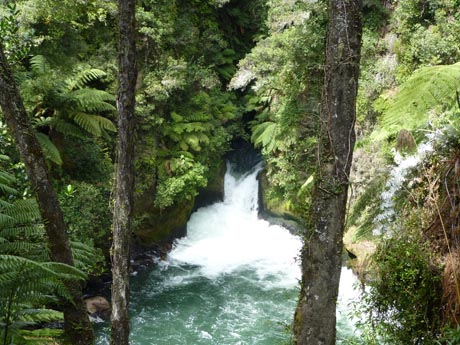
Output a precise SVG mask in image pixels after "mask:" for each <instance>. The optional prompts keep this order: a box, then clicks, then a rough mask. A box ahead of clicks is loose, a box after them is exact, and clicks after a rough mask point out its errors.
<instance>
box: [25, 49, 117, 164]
mask: <svg viewBox="0 0 460 345" xmlns="http://www.w3.org/2000/svg"><path fill="white" fill-rule="evenodd" d="M30 64H31V75H30V76H29V77H28V78H27V79H26V80H25V81H24V82H23V83H22V88H23V90H24V94H25V96H26V97H25V98H26V99H28V101H29V103H30V108H31V112H32V113H33V114H34V115H35V118H34V124H35V127H36V128H37V129H38V130H39V131H40V130H42V131H46V130H45V129H46V128H52V129H53V130H55V131H57V132H60V133H62V134H64V135H74V136H79V137H82V136H85V135H87V134H88V133H89V134H91V135H94V136H96V137H99V136H102V135H106V133H107V131H109V132H115V131H116V127H115V125H114V124H113V123H112V121H111V120H109V119H108V118H106V117H104V116H102V115H101V114H103V113H110V112H113V111H114V110H115V109H116V108H115V106H114V105H113V104H112V103H113V101H114V98H115V97H114V96H113V95H111V94H110V93H108V92H106V91H103V90H98V89H95V88H90V87H88V84H89V83H91V82H94V81H97V80H99V79H101V78H103V77H104V76H105V75H106V73H105V72H103V71H101V70H99V69H95V68H83V69H80V70H77V71H76V72H74V73H73V74H72V75H71V76H70V77H69V78H67V79H63V78H62V76H60V75H58V74H57V73H56V71H53V70H52V68H51V66H50V65H49V64H48V62H47V61H46V59H45V58H44V57H43V56H41V55H37V56H34V57H33V58H32V59H31V61H30ZM45 136H47V135H45V134H43V135H41V136H39V138H38V139H39V142H40V144H41V146H42V149H43V151H44V152H45V155H46V156H47V158H48V159H50V160H51V161H53V162H55V163H57V164H61V163H62V160H61V158H60V155H59V151H58V149H57V148H56V147H55V145H54V144H53V142H52V141H51V140H47V138H46V137H45Z"/></svg>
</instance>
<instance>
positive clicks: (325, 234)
mask: <svg viewBox="0 0 460 345" xmlns="http://www.w3.org/2000/svg"><path fill="white" fill-rule="evenodd" d="M361 7H362V4H361V1H359V0H340V1H337V0H330V1H329V24H328V38H327V46H326V64H325V76H324V78H325V79H324V86H323V98H322V111H321V116H320V121H321V124H320V133H319V143H318V162H317V170H316V176H315V186H314V189H313V196H312V197H313V200H312V207H311V210H310V224H309V226H308V227H307V232H306V234H305V244H304V248H303V250H302V286H301V291H300V297H299V302H298V305H297V310H296V313H295V318H294V334H295V340H296V343H297V344H299V345H307V344H308V345H335V343H336V302H337V294H338V287H339V281H340V271H341V262H342V247H343V243H342V236H343V228H344V219H345V213H346V204H347V193H348V184H349V179H348V176H349V173H350V166H351V161H352V155H353V146H354V143H355V132H354V124H355V118H356V95H357V88H358V75H359V60H360V51H361V32H362V27H361Z"/></svg>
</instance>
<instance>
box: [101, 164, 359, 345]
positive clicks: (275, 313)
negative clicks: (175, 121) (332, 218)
mask: <svg viewBox="0 0 460 345" xmlns="http://www.w3.org/2000/svg"><path fill="white" fill-rule="evenodd" d="M261 169H262V167H261V166H260V165H258V166H256V167H255V168H253V169H251V171H249V172H248V173H246V174H244V175H242V176H240V177H235V176H234V174H233V173H232V169H231V167H228V169H227V174H226V176H225V199H224V201H223V202H220V203H216V204H214V205H211V206H207V207H203V208H201V209H199V210H197V211H196V212H195V213H194V214H193V215H192V216H191V218H190V220H189V222H188V224H187V229H188V230H187V236H186V237H184V238H181V239H178V240H177V241H176V242H175V245H174V248H173V250H172V251H171V252H170V253H169V254H168V256H167V258H166V260H165V261H161V262H160V263H159V264H158V267H157V268H156V269H154V270H153V271H151V272H140V273H139V274H138V275H137V276H136V277H133V283H132V287H133V290H132V304H131V306H132V307H131V313H132V318H131V321H132V337H131V340H132V344H133V345H150V344H157V345H162V344H165V345H166V344H168V345H180V344H184V345H200V344H216V345H217V344H218V345H232V344H234V345H239V344H241V345H242V344H250V345H256V344H261V345H277V344H281V343H286V342H287V341H288V340H289V336H290V334H289V331H288V326H289V325H290V323H291V321H292V317H293V314H294V309H295V306H296V303H297V296H298V287H299V279H300V277H301V272H300V262H299V259H298V256H299V252H300V249H301V246H302V241H301V239H300V238H299V237H297V236H294V235H292V234H291V233H290V232H289V231H287V230H286V229H285V228H283V227H281V226H278V225H270V224H269V223H268V222H267V221H265V220H262V219H258V217H257V211H258V210H257V205H258V200H257V197H258V181H257V174H258V173H259V172H260V170H261ZM343 272H345V273H344V277H345V279H344V280H342V282H344V284H345V285H343V284H342V285H341V288H340V291H341V292H340V295H341V297H340V298H339V301H342V302H339V303H341V307H340V308H339V313H340V312H343V313H342V314H340V315H339V319H340V320H341V321H340V322H339V324H340V325H341V326H340V327H347V326H346V325H347V324H349V323H348V321H346V320H347V319H346V314H347V312H346V311H345V310H346V304H347V303H348V299H347V298H344V296H345V295H347V294H348V292H349V291H350V290H352V288H351V287H350V285H351V284H353V282H354V276H350V275H349V274H348V273H350V272H349V271H347V270H346V269H344V271H343ZM344 325H345V326H344ZM339 333H340V330H339ZM104 339H105V340H104ZM107 339H108V337H107V336H105V338H104V337H101V339H100V340H99V341H98V344H108V340H107Z"/></svg>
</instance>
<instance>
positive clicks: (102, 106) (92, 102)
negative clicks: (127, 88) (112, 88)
mask: <svg viewBox="0 0 460 345" xmlns="http://www.w3.org/2000/svg"><path fill="white" fill-rule="evenodd" d="M67 96H68V97H69V98H70V99H72V100H74V101H75V102H76V103H77V104H78V106H79V110H80V111H84V112H88V113H97V112H104V111H115V110H116V108H115V106H113V105H112V104H111V103H109V102H114V101H115V97H114V96H113V95H112V94H110V93H108V92H106V91H103V90H97V89H90V88H86V89H79V90H75V91H72V92H69V93H68V94H67Z"/></svg>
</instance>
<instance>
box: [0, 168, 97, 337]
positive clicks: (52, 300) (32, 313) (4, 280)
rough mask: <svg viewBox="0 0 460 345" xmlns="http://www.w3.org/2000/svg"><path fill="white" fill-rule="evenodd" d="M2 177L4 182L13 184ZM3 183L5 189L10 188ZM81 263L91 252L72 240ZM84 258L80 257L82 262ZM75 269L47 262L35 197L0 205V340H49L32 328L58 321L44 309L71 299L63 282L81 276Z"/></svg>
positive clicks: (49, 333)
mask: <svg viewBox="0 0 460 345" xmlns="http://www.w3.org/2000/svg"><path fill="white" fill-rule="evenodd" d="M1 172H2V173H3V175H5V176H7V177H8V178H7V181H6V182H8V183H9V182H14V178H13V177H11V176H9V175H8V173H6V172H4V171H1ZM6 187H8V189H7V190H9V191H15V190H14V188H12V187H10V186H9V185H8V184H6ZM73 246H75V247H76V250H75V252H76V253H78V255H76V257H78V258H80V261H78V260H76V261H77V262H81V265H80V267H84V266H85V262H86V261H84V260H83V259H82V257H83V256H86V258H87V259H91V258H92V257H93V256H94V254H92V253H94V251H91V248H90V247H88V246H84V245H80V244H73ZM87 259H85V260H87ZM85 277H86V275H85V273H84V272H83V271H82V270H80V269H79V268H75V267H72V266H68V265H65V264H62V263H56V262H51V261H50V259H49V255H48V251H47V247H46V243H45V242H44V229H43V225H42V223H41V219H40V213H39V211H38V206H37V203H36V202H35V200H29V199H26V200H22V199H18V200H16V201H6V200H4V199H3V200H2V203H0V339H1V340H0V342H1V341H3V344H5V345H7V344H28V343H34V344H38V343H43V344H45V343H50V342H52V336H56V335H58V333H59V332H57V331H55V330H53V331H51V330H49V331H47V330H31V329H30V327H31V326H34V325H36V324H39V323H42V322H51V321H55V320H62V314H61V313H60V312H57V311H55V310H50V309H48V308H46V307H45V306H46V305H49V304H56V303H58V302H59V301H60V300H62V299H70V298H71V295H70V294H69V292H68V291H67V289H66V287H65V285H64V283H63V282H64V281H65V280H81V279H85Z"/></svg>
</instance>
